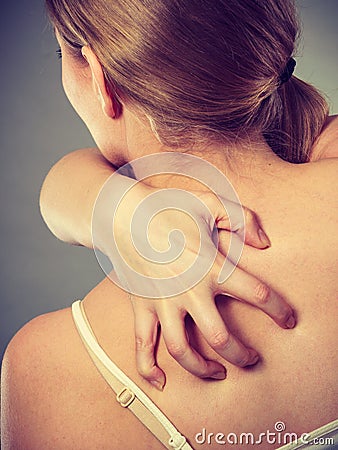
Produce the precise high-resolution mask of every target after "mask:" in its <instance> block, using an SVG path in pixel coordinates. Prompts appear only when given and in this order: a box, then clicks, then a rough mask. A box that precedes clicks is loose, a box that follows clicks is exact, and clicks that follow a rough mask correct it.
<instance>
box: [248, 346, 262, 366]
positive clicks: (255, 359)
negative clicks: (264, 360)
mask: <svg viewBox="0 0 338 450" xmlns="http://www.w3.org/2000/svg"><path fill="white" fill-rule="evenodd" d="M249 353H250V358H249V362H248V363H247V366H253V365H254V364H256V363H257V362H258V360H259V354H258V353H257V352H256V351H255V350H251V349H250V350H249Z"/></svg>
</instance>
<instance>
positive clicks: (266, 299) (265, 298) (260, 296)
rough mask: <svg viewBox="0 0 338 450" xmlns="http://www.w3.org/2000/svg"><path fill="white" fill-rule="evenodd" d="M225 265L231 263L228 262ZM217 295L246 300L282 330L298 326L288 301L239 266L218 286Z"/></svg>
mask: <svg viewBox="0 0 338 450" xmlns="http://www.w3.org/2000/svg"><path fill="white" fill-rule="evenodd" d="M225 264H230V262H229V261H226V263H225ZM215 293H216V294H227V295H231V296H232V297H235V298H238V299H240V300H244V301H245V302H247V303H249V304H250V305H253V306H255V307H257V308H259V309H261V310H262V311H264V312H265V313H266V314H267V315H268V316H270V317H271V318H272V319H273V320H274V321H275V322H276V323H277V324H278V325H279V326H280V327H282V328H293V327H294V326H295V325H296V320H295V316H294V312H293V310H292V308H291V307H290V306H289V305H288V304H287V303H286V301H285V300H284V299H283V298H282V297H281V296H280V295H279V294H277V292H275V291H274V290H273V289H271V288H270V287H269V286H268V285H267V284H265V283H264V282H262V281H260V280H259V279H258V278H256V277H254V276H253V275H250V274H249V273H247V272H245V271H244V270H242V269H240V268H239V267H238V266H237V267H235V268H234V270H233V272H232V273H231V275H230V276H229V278H228V279H227V280H226V281H225V282H224V283H219V284H218V286H217V287H216V291H215Z"/></svg>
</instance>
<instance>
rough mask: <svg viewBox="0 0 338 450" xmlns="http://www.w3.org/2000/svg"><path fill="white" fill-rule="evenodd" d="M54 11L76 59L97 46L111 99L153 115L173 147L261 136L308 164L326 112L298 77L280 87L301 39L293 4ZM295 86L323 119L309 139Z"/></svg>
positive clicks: (67, 6)
mask: <svg viewBox="0 0 338 450" xmlns="http://www.w3.org/2000/svg"><path fill="white" fill-rule="evenodd" d="M47 7H48V10H49V14H50V16H51V19H52V21H53V22H54V24H55V26H56V28H57V30H58V31H59V32H60V34H61V36H62V37H63V38H64V39H65V40H66V41H69V42H70V43H72V44H73V46H74V52H75V55H74V56H75V57H79V58H81V47H82V46H84V45H89V46H90V47H91V48H92V50H93V52H94V53H95V54H96V55H97V57H98V59H99V61H100V63H101V64H102V67H103V69H104V73H105V77H106V82H107V87H108V90H109V91H110V92H111V95H112V96H114V95H115V93H116V92H117V93H118V94H119V96H120V97H121V98H122V99H123V102H126V103H129V104H131V105H133V106H134V107H135V108H137V109H138V110H139V111H140V112H142V113H144V114H145V115H146V116H147V117H148V118H149V119H150V121H151V124H152V128H153V130H154V131H155V132H156V134H157V135H158V137H159V139H160V140H161V141H162V142H163V143H164V144H166V145H168V146H170V147H179V148H184V147H188V146H191V145H193V144H194V142H196V141H199V142H200V141H203V140H206V141H210V140H213V139H216V140H218V141H220V140H230V141H235V140H237V139H246V138H247V137H248V136H251V135H257V134H258V133H259V134H263V135H265V136H266V138H267V140H268V142H269V143H270V145H271V146H272V148H273V150H274V151H275V152H276V153H278V154H280V155H281V156H282V157H284V158H285V159H289V160H294V161H296V162H300V161H303V160H305V159H306V155H305V153H306V151H307V150H308V149H306V148H304V146H306V147H309V145H310V144H311V145H312V142H313V140H314V139H315V137H316V135H317V134H318V133H319V131H320V128H321V126H322V123H323V120H324V117H325V114H326V106H325V102H324V101H323V100H322V99H321V97H319V96H318V94H317V93H316V92H314V91H312V88H310V87H309V86H308V85H305V84H302V82H301V81H300V80H297V79H295V77H293V79H292V80H290V81H289V82H287V83H284V84H283V85H280V75H281V74H282V72H283V71H284V69H285V66H286V64H287V62H288V60H289V58H290V57H291V55H292V54H293V52H294V46H295V41H296V38H297V30H298V26H297V20H296V14H295V9H294V4H293V1H292V0H259V1H258V0H214V1H210V0H156V1H153V0H114V1H113V0H110V1H107V0H47ZM76 52H77V55H78V56H76ZM291 85H293V86H291ZM290 89H291V90H292V91H293V100H294V101H295V106H298V107H301V106H302V105H301V103H300V102H304V101H305V102H306V103H308V105H307V107H311V108H312V114H313V113H315V115H316V114H317V115H318V120H317V122H316V124H314V123H311V126H310V129H311V132H309V133H307V137H306V138H305V139H304V133H303V134H302V135H303V138H301V137H300V135H299V132H298V131H297V130H295V129H294V128H295V119H294V117H293V116H295V115H297V117H298V116H300V115H302V114H304V108H305V106H304V108H301V109H300V110H297V111H296V114H295V111H294V108H293V105H292V104H291V102H292V98H291V95H288V91H289V90H290ZM299 89H301V90H302V91H304V92H303V94H302V95H301V97H302V98H303V99H302V100H300V97H299V96H298V97H297V95H296V94H297V92H296V91H298V90H299ZM295 96H296V97H295ZM309 96H310V97H311V98H309ZM313 96H314V97H315V98H316V101H314V97H313ZM308 98H309V100H307V99H308ZM304 105H305V104H304ZM300 123H301V121H299V120H298V121H297V124H296V126H299V124H300ZM310 141H312V142H310ZM305 144H306V145H305ZM290 147H292V148H290ZM294 149H297V150H298V151H297V154H294Z"/></svg>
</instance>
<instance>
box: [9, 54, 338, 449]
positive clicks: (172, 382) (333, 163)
mask: <svg viewBox="0 0 338 450" xmlns="http://www.w3.org/2000/svg"><path fill="white" fill-rule="evenodd" d="M87 58H88V55H87ZM74 64H75V62H74ZM73 69H74V70H72V68H71V67H69V66H67V65H66V66H64V72H65V71H66V74H64V85H65V90H66V92H67V95H68V96H69V98H70V100H71V102H72V103H73V104H74V105H75V107H76V108H77V109H78V112H79V113H80V115H82V116H84V115H85V114H88V115H87V116H86V117H85V120H86V121H87V125H88V127H89V129H90V130H91V131H92V132H93V133H95V134H96V139H97V141H98V142H100V148H101V150H102V151H103V153H106V155H108V156H109V157H111V158H114V155H110V154H109V149H110V148H111V144H112V142H111V141H109V140H111V139H112V137H111V136H112V134H113V133H112V127H115V125H116V126H117V127H120V124H117V122H116V120H117V119H116V118H115V115H114V108H113V105H112V104H110V103H109V99H108V98H107V96H106V95H105V93H104V92H102V91H103V85H102V83H100V82H98V79H99V75H100V73H99V72H98V74H97V76H96V77H95V71H94V70H90V68H89V70H87V71H85V72H83V71H81V70H80V69H79V68H78V66H76V67H73ZM87 69H88V67H87ZM82 70H83V69H82ZM80 74H81V76H83V78H80V79H79V78H78V77H79V75H80ZM82 81H83V83H84V84H82V85H81V82H82ZM80 86H82V87H81V88H82V89H84V90H85V92H86V98H87V100H88V101H89V100H90V101H93V102H94V99H95V101H96V102H98V104H99V106H97V109H95V108H96V107H95V108H94V110H95V113H94V112H88V111H86V109H87V106H86V104H83V105H78V104H76V98H77V96H76V89H78V88H79V89H80ZM72 89H74V90H73V91H72ZM72 93H73V95H74V97H72ZM87 96H88V97H87ZM98 100H99V101H98ZM88 104H90V103H88ZM82 107H83V108H84V109H83V111H82ZM100 111H101V112H100ZM123 114H125V116H124V118H123V120H124V125H123V127H124V128H123V127H121V128H118V129H121V130H123V129H124V130H125V135H123V136H117V134H115V136H116V139H118V138H119V139H126V140H127V142H128V152H129V155H125V157H129V156H130V155H133V151H134V150H135V149H136V148H137V153H138V155H137V156H139V153H140V151H141V152H142V151H144V152H145V151H146V149H148V148H149V142H150V139H152V141H151V143H152V147H151V148H152V149H154V150H156V151H161V150H163V148H161V147H159V146H158V143H157V141H156V138H155V137H154V136H152V137H151V130H150V128H149V127H147V125H146V124H145V123H144V122H143V121H142V120H140V119H139V118H138V117H137V116H135V115H134V113H133V112H132V111H131V110H128V108H124V112H123ZM103 116H105V117H106V118H107V119H108V122H107V121H104V120H103ZM109 119H110V121H109ZM100 124H101V125H100ZM108 124H109V126H108ZM107 128H109V130H107ZM331 132H332V128H330V133H331ZM324 133H325V131H324ZM333 134H334V133H333ZM143 136H144V139H145V140H144V141H143V140H142V137H143ZM106 141H107V142H106ZM108 141H109V142H108ZM321 142H322V143H325V146H328V147H331V148H332V147H333V148H334V149H335V150H332V151H333V152H334V154H335V152H337V142H336V141H332V140H331V138H330V139H329V138H328V140H327V139H326V137H325V135H323V138H322V140H319V141H318V143H317V145H318V146H320V145H324V144H322V143H321ZM105 144H107V145H105ZM211 150H212V153H211ZM211 150H210V153H209V154H208V155H210V158H211V157H212V162H213V164H214V165H216V166H217V167H218V168H219V169H220V170H222V171H223V172H224V173H225V174H226V175H227V176H228V178H229V179H230V181H231V182H232V184H233V185H234V187H235V189H236V191H237V192H238V194H239V197H240V199H241V200H242V202H243V203H245V204H246V205H247V206H248V207H249V208H250V209H252V210H254V211H256V212H257V213H258V215H259V217H260V218H261V220H262V224H263V226H264V229H265V230H266V231H267V233H268V235H269V236H270V238H271V242H272V246H271V247H270V248H269V249H267V250H264V251H262V252H257V251H254V249H251V248H250V247H245V250H244V252H243V256H242V258H241V261H240V267H241V268H242V269H244V270H247V271H248V272H250V273H252V274H253V275H255V276H256V277H260V278H261V279H262V280H263V281H264V282H265V283H267V284H268V285H271V286H272V287H273V288H274V289H275V290H276V291H277V292H280V294H281V295H282V296H283V297H284V298H286V299H287V300H288V302H289V303H290V304H291V306H292V307H293V308H294V309H295V310H296V311H297V314H298V317H297V319H298V325H297V327H296V328H295V329H294V330H289V331H287V332H285V330H282V329H280V328H278V327H276V326H275V324H274V323H273V322H272V321H271V319H270V318H269V317H267V316H266V315H264V314H262V313H261V312H260V311H258V310H257V309H255V308H252V307H251V306H249V305H247V304H244V303H240V302H237V301H234V300H230V299H229V298H225V297H223V298H220V299H219V300H218V303H217V305H218V307H219V311H220V313H221V316H222V317H223V319H224V320H226V323H227V326H228V327H229V329H230V330H231V331H232V332H236V334H237V335H238V336H239V337H240V338H241V339H242V341H243V342H245V344H246V345H247V346H249V347H252V348H256V349H257V350H258V351H259V352H261V353H262V354H264V359H263V360H262V361H261V362H260V363H259V364H257V365H256V366H254V367H252V368H251V369H246V370H243V369H240V368H238V367H236V366H231V365H229V366H228V367H227V380H225V381H222V382H217V383H216V382H211V381H210V382H207V381H204V380H201V379H199V378H196V377H194V376H192V375H191V374H189V373H188V372H186V371H185V370H184V369H183V368H181V367H180V366H179V365H178V364H177V363H176V361H175V360H174V359H172V357H171V356H170V354H172V355H175V356H176V357H177V358H178V359H180V358H182V357H184V353H185V351H186V348H182V347H181V348H180V347H177V346H176V345H175V341H174V338H173V337H172V336H171V335H170V334H167V335H166V336H163V335H161V336H160V338H159V343H158V351H157V359H158V361H159V363H160V365H161V367H163V369H164V370H165V373H166V374H167V386H166V389H165V390H164V392H159V391H157V390H155V389H154V388H152V387H151V386H150V385H149V384H148V383H146V382H145V381H144V379H143V378H142V377H141V376H140V375H139V374H138V372H137V370H136V365H135V361H134V359H133V358H131V355H133V354H134V324H133V320H132V317H133V311H132V306H131V304H130V302H129V299H128V297H127V295H126V294H125V293H124V292H123V291H121V290H120V289H118V287H117V286H115V285H113V284H112V283H110V282H109V280H104V281H103V282H102V283H100V284H99V285H98V286H97V287H95V288H94V289H93V291H91V292H90V293H89V294H88V295H87V296H86V298H85V299H84V307H85V310H86V313H87V315H88V318H89V321H90V323H91V325H92V327H93V329H94V331H95V334H96V336H97V338H98V341H99V342H100V344H101V346H102V347H103V348H104V349H105V351H106V352H107V354H108V355H109V356H110V357H111V359H112V360H113V361H114V362H115V363H116V364H117V365H118V366H119V367H120V368H121V369H122V370H124V371H125V372H126V373H127V374H128V375H129V376H130V377H131V378H132V379H133V380H134V381H135V382H136V383H137V384H138V385H139V386H140V387H141V388H142V389H143V390H144V391H145V392H146V393H147V394H148V395H149V396H150V397H151V398H152V399H153V400H154V401H155V403H156V404H157V405H158V406H159V407H160V408H161V409H162V410H163V411H164V412H165V414H166V415H167V416H168V417H170V419H171V420H172V421H173V422H174V424H176V426H177V427H178V428H179V430H180V431H181V432H182V433H183V434H185V435H186V436H187V437H188V438H189V439H190V442H191V443H192V445H193V446H194V435H195V434H196V433H198V432H200V431H201V430H202V428H206V429H207V430H208V431H210V432H214V433H217V432H222V433H224V434H227V433H230V432H234V433H238V434H239V433H241V432H243V431H244V432H245V431H247V432H248V431H251V432H253V433H256V434H257V435H258V433H260V432H264V431H266V430H267V429H270V430H273V426H274V423H275V422H277V421H280V420H283V422H285V423H286V425H287V431H289V432H297V433H302V432H308V431H310V430H311V429H314V428H316V427H318V426H320V425H323V424H324V423H326V422H329V421H331V420H333V419H335V416H336V408H337V405H336V403H335V399H336V398H337V394H338V392H337V385H338V383H337V381H338V380H337V374H336V367H337V363H338V360H337V352H335V348H336V346H337V327H336V320H335V317H336V316H337V303H336V302H334V300H335V299H336V294H337V287H338V286H337V280H336V276H335V270H334V268H335V264H336V254H335V248H336V246H337V236H336V233H335V230H336V216H335V215H334V210H335V208H336V207H337V204H336V200H335V198H334V197H333V196H332V186H333V185H334V183H336V172H337V166H338V162H337V160H336V159H327V160H321V161H318V162H315V163H311V164H304V165H292V164H289V163H286V162H284V161H282V160H280V159H279V158H277V157H276V156H275V155H274V154H273V152H272V151H271V150H270V149H269V148H268V147H267V146H266V145H265V144H264V142H262V141H258V140H257V141H256V142H255V150H253V149H252V148H251V151H249V152H248V149H244V148H237V149H236V152H231V154H232V155H233V157H232V158H233V159H232V164H231V168H229V167H228V164H227V161H226V158H225V157H224V154H225V152H224V148H222V147H218V146H216V145H215V146H213V147H212V149H211ZM317 150H318V153H322V148H320V147H318V148H317ZM208 155H207V154H206V155H205V156H206V157H207V156H208ZM276 205H278V208H276ZM300 205H301V207H300ZM323 230H325V233H323ZM221 237H222V238H223V237H224V240H223V239H222V240H221V244H222V245H224V246H226V236H224V235H223V234H222V233H221ZM290 249H292V251H291V250H290ZM113 303H114V307H113V306H112V305H113ZM262 303H264V299H263V301H262ZM162 305H163V311H161V317H162V318H163V321H164V322H166V325H167V328H168V329H170V321H171V320H172V317H173V313H174V312H173V311H170V307H169V306H168V305H167V304H162ZM253 324H254V325H253ZM187 330H188V333H189V337H190V340H191V343H192V345H193V346H194V347H195V348H196V349H197V350H198V351H199V352H200V353H201V354H203V355H204V356H205V357H206V358H208V359H213V360H216V361H218V362H219V363H221V362H222V358H221V356H220V355H218V354H217V353H216V352H215V351H214V350H212V349H211V348H210V346H208V345H207V344H206V342H205V340H204V339H203V337H202V335H201V332H200V330H199V329H198V328H197V327H196V325H195V324H194V323H193V322H192V321H188V323H187ZM202 331H203V330H202ZM267 337H268V338H267ZM267 339H268V345H267ZM226 341H227V336H226V335H224V336H221V339H220V337H219V336H215V343H216V348H217V346H223V345H224V343H226ZM167 348H168V349H169V353H168V351H167ZM291 349H292V351H291ZM319 349H320V351H319ZM23 380H29V382H23ZM114 397H115V396H114V395H113V394H112V392H111V390H110V389H109V388H108V387H107V385H106V383H105V382H104V381H103V380H102V379H101V378H100V376H99V375H98V374H97V371H96V369H95V367H94V366H93V363H92V361H91V360H90V358H89V357H88V355H87V353H86V351H85V349H84V348H83V345H82V343H81V341H80V338H79V336H78V335H77V332H76V330H75V327H74V324H73V321H72V318H71V313H70V310H69V308H67V309H65V310H62V311H57V312H55V313H51V314H47V315H44V316H41V317H38V318H36V319H34V320H33V321H32V322H30V323H29V324H28V325H26V326H25V327H24V328H23V329H21V330H20V332H19V333H18V334H17V335H16V336H15V337H14V339H13V340H12V341H11V343H10V345H9V347H8V349H7V351H6V355H5V358H4V363H3V376H2V414H3V431H2V439H3V446H4V448H25V449H30V448H31V449H38V448H46V449H48V448H63V449H68V448H69V449H71V448H102V449H104V448H112V445H113V446H114V448H138V449H141V450H142V449H149V448H159V445H158V443H157V441H156V440H155V438H153V436H151V435H150V433H149V432H147V431H146V430H145V429H144V427H143V426H142V424H141V423H139V422H138V420H137V419H135V418H134V417H133V416H132V414H130V412H128V411H126V410H122V409H121V408H120V406H119V405H118V404H117V402H116V400H115V398H114ZM206 405H207V407H206ZM74 411H76V414H74ZM192 417H193V420H191V418H192ZM112 443H113V444H112ZM195 446H196V444H195ZM198 448H218V445H217V444H214V446H212V445H208V444H204V445H198ZM233 448H241V446H238V447H236V446H233ZM259 448H275V445H270V446H269V445H262V444H261V445H259Z"/></svg>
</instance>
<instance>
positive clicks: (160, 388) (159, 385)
mask: <svg viewBox="0 0 338 450" xmlns="http://www.w3.org/2000/svg"><path fill="white" fill-rule="evenodd" d="M150 384H151V385H153V386H154V387H155V388H156V389H157V390H158V391H161V392H162V391H163V388H164V384H163V383H161V382H160V381H157V380H151V381H150Z"/></svg>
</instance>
